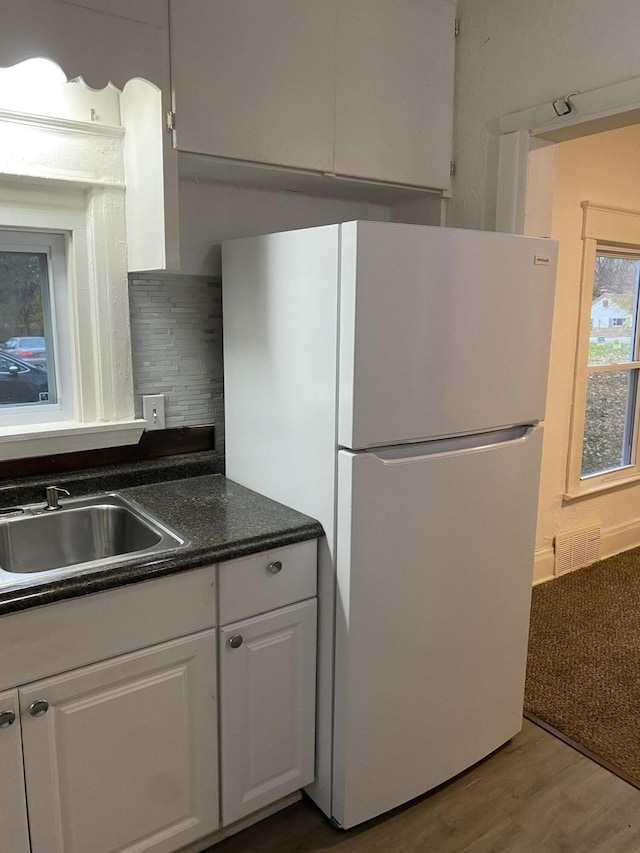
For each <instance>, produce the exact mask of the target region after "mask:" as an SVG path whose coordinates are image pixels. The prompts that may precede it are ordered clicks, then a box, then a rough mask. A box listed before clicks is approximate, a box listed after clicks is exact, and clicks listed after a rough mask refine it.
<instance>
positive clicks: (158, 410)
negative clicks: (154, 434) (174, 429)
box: [142, 394, 164, 431]
mask: <svg viewBox="0 0 640 853" xmlns="http://www.w3.org/2000/svg"><path fill="white" fill-rule="evenodd" d="M142 415H143V417H144V419H145V421H146V422H147V430H148V431H151V430H152V429H164V394H145V395H144V396H143V397H142Z"/></svg>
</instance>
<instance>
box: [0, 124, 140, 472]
mask: <svg viewBox="0 0 640 853" xmlns="http://www.w3.org/2000/svg"><path fill="white" fill-rule="evenodd" d="M63 142H64V143H65V144H64V145H63V144H62V143H63ZM65 146H68V147H69V150H70V151H71V150H72V151H73V152H74V156H73V157H71V156H70V155H68V154H63V153H61V152H63V151H64V150H65ZM0 157H1V160H2V172H3V174H2V175H0V265H1V264H2V262H4V265H5V274H4V279H2V278H1V273H0V324H2V323H4V324H5V325H4V326H3V328H4V331H3V332H2V333H1V334H0V344H3V343H5V342H7V343H8V344H9V346H8V348H7V349H6V350H4V351H3V352H2V355H4V356H5V357H6V358H7V359H8V360H9V359H10V358H17V356H12V353H13V352H16V351H17V350H18V349H19V347H20V346H21V344H22V343H24V344H25V346H24V347H23V348H22V349H20V352H21V353H29V352H33V353H34V356H36V357H37V354H36V349H37V348H35V347H30V345H27V342H26V340H25V341H21V340H20V339H22V338H24V339H27V338H30V339H35V338H42V337H44V339H45V342H44V359H45V361H46V377H47V382H46V388H44V387H43V386H42V384H41V387H40V388H38V387H37V382H36V381H35V380H36V379H37V378H38V377H37V376H36V374H40V376H39V379H40V380H42V378H43V377H42V372H43V368H42V366H41V367H40V368H39V369H38V370H36V366H35V365H31V366H30V367H29V372H30V374H31V377H32V379H33V380H34V382H33V383H32V388H31V390H29V391H27V390H26V389H23V392H22V393H20V394H18V393H17V392H16V388H19V387H20V386H19V385H18V383H19V382H20V383H22V382H24V381H26V380H25V375H24V371H25V370H26V368H24V367H22V368H21V367H20V365H17V366H18V373H17V374H16V373H15V371H13V372H11V371H9V372H8V373H5V374H4V375H2V374H1V372H0V385H4V386H5V388H6V387H7V385H8V387H9V389H10V395H11V396H10V399H7V400H6V402H4V403H2V402H0V459H19V458H23V457H27V456H42V455H47V454H53V453H65V452H69V451H78V450H88V449H95V448H100V447H115V446H118V445H122V444H135V443H136V442H137V441H138V439H139V437H140V435H141V434H142V430H143V428H144V425H145V423H144V421H142V420H138V419H136V418H135V414H134V405H133V380H132V368H131V340H130V333H129V312H128V300H127V256H126V217H125V192H124V180H123V162H122V131H121V129H120V128H110V127H94V126H93V125H90V124H85V123H82V122H71V121H66V122H62V123H60V124H58V123H57V122H55V121H54V120H49V119H48V120H46V121H44V120H41V121H38V120H34V121H33V122H32V121H31V120H30V119H29V117H22V116H20V117H17V118H16V117H15V116H14V115H12V114H4V113H3V112H2V111H1V110H0ZM61 176H64V180H62V179H61ZM12 282H13V284H12ZM27 285H28V286H29V287H30V288H31V291H32V293H33V295H34V299H35V302H34V306H33V312H32V314H31V316H24V317H23V318H22V320H19V318H18V316H17V313H18V312H17V311H16V314H15V316H14V317H13V318H9V317H8V309H9V303H10V301H11V298H12V294H14V295H15V288H19V287H20V286H27ZM3 292H4V296H3ZM3 300H4V302H3ZM40 312H41V317H40V316H38V315H39V313H40ZM6 323H11V324H15V323H18V325H17V326H16V325H11V327H9V326H7V325H6ZM20 323H21V325H20ZM38 323H40V325H37V324H38ZM36 332H42V333H41V334H37V333H36ZM5 335H6V336H7V337H4V336H5ZM14 339H18V340H15V341H14ZM14 343H15V346H14ZM31 343H33V341H31ZM0 350H3V348H2V347H1V346H0ZM41 356H42V354H41ZM19 360H20V361H21V362H22V364H25V363H27V364H28V357H25V356H23V357H21V358H20V359H19ZM21 371H22V372H21ZM12 382H13V383H14V384H13V385H12V384H11V383H12ZM32 392H33V393H32ZM36 395H37V396H36ZM27 396H29V399H28V400H27V399H26V397H27Z"/></svg>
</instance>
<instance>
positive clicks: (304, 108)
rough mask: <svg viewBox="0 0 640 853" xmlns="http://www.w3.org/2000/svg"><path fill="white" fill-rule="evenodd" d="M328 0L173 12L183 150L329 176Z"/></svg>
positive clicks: (204, 3)
mask: <svg viewBox="0 0 640 853" xmlns="http://www.w3.org/2000/svg"><path fill="white" fill-rule="evenodd" d="M334 39H335V0H305V2H304V3H301V2H300V0H179V1H178V2H172V3H171V63H172V86H173V91H174V97H175V109H176V117H177V118H176V126H177V129H176V142H177V147H178V149H179V150H181V151H187V152H191V153H199V154H213V155H216V156H219V157H228V158H233V159H238V160H244V161H253V162H257V163H269V164H273V165H283V166H291V167H298V168H303V169H314V170H320V171H327V170H331V169H332V167H333V108H334V106H333V99H334V84H335V69H334V56H335V49H334Z"/></svg>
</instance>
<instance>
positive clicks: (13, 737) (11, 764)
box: [0, 690, 30, 853]
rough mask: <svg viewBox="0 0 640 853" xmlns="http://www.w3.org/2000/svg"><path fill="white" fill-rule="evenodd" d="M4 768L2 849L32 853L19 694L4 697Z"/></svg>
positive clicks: (0, 730)
mask: <svg viewBox="0 0 640 853" xmlns="http://www.w3.org/2000/svg"><path fill="white" fill-rule="evenodd" d="M0 768H2V799H1V800H0V839H1V841H0V846H1V847H2V849H3V850H5V851H7V853H29V850H30V848H29V830H28V828H27V804H26V802H25V797H24V770H23V767H22V740H21V737H20V714H19V707H18V691H17V690H7V691H5V692H4V693H0Z"/></svg>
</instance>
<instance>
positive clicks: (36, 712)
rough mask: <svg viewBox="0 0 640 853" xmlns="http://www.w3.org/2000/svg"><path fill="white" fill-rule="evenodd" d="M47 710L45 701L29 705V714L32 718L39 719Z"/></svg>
mask: <svg viewBox="0 0 640 853" xmlns="http://www.w3.org/2000/svg"><path fill="white" fill-rule="evenodd" d="M48 710H49V703H48V702H47V700H46V699H38V701H37V702H32V703H31V705H29V713H30V714H31V716H32V717H41V716H42V715H43V714H46V713H47V711H48Z"/></svg>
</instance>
